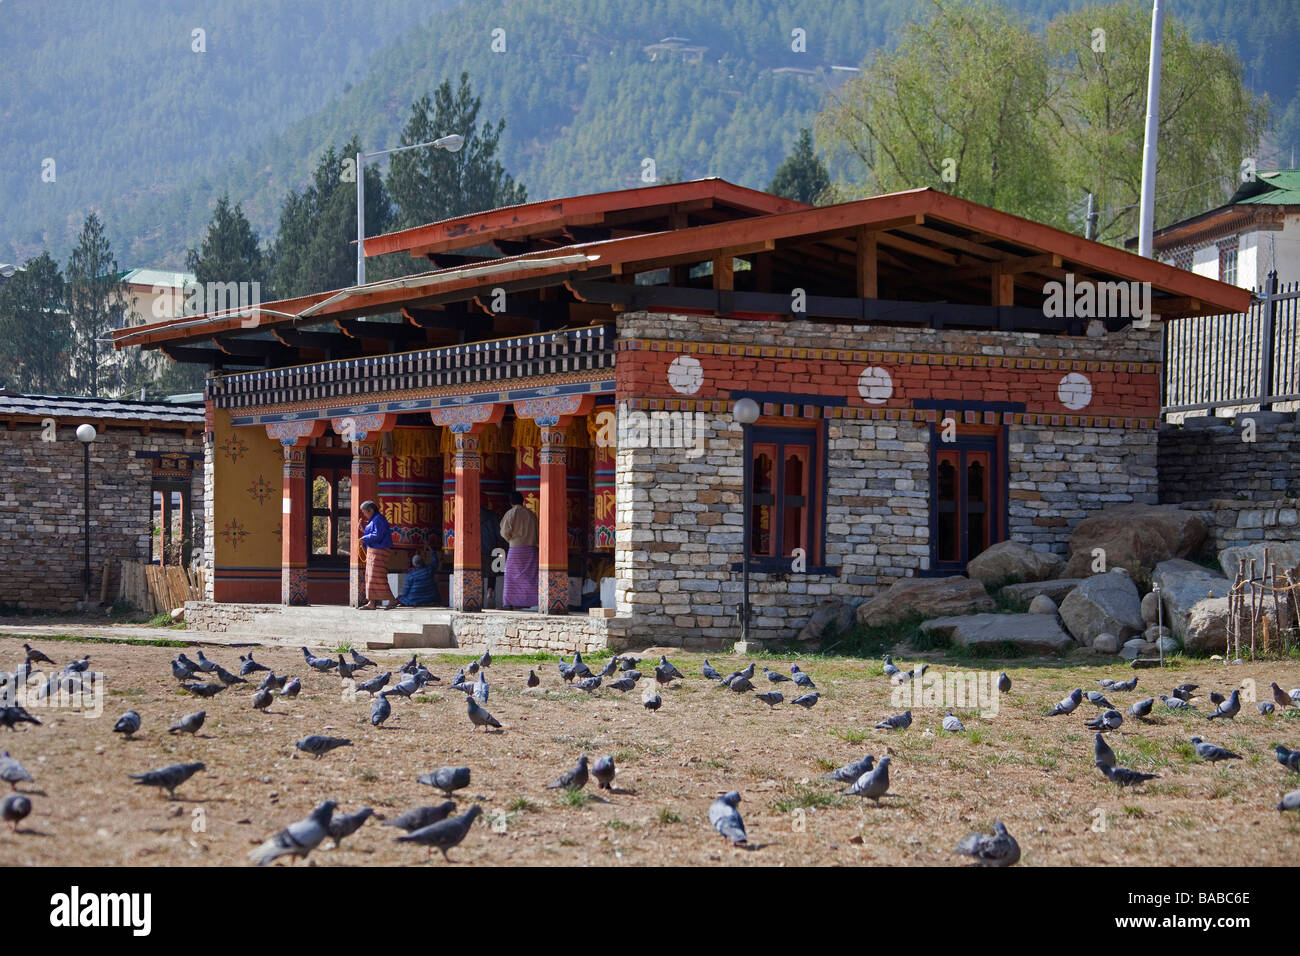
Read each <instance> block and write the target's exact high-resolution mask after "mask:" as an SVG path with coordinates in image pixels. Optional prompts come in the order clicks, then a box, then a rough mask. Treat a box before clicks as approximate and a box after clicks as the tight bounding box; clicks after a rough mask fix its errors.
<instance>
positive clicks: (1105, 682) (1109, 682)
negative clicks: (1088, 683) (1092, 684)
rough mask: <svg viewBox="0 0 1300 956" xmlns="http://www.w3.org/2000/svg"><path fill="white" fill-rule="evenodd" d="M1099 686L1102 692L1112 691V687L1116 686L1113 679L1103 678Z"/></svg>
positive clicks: (1098, 682)
mask: <svg viewBox="0 0 1300 956" xmlns="http://www.w3.org/2000/svg"><path fill="white" fill-rule="evenodd" d="M1097 685H1098V686H1099V687H1100V688H1101V689H1102V690H1110V689H1111V688H1112V687H1114V686H1115V681H1114V680H1113V679H1112V678H1109V677H1103V678H1102V679H1101V680H1099V681H1097Z"/></svg>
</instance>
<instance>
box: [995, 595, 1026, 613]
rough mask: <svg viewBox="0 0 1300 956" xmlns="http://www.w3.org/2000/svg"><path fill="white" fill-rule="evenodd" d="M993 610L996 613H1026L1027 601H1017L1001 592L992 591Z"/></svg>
mask: <svg viewBox="0 0 1300 956" xmlns="http://www.w3.org/2000/svg"><path fill="white" fill-rule="evenodd" d="M993 610H994V613H997V614H1028V613H1029V602H1028V601H1017V600H1015V599H1014V598H1011V597H1009V596H1005V595H1003V594H1002V593H1001V592H994V594H993Z"/></svg>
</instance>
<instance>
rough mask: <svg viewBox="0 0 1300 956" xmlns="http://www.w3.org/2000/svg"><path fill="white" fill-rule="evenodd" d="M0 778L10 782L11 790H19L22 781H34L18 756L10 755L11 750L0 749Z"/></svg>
mask: <svg viewBox="0 0 1300 956" xmlns="http://www.w3.org/2000/svg"><path fill="white" fill-rule="evenodd" d="M0 780H3V781H4V782H5V783H7V784H9V789H10V790H17V789H18V784H20V783H34V782H35V781H34V780H32V775H31V774H30V773H28V772H27V768H26V767H24V766H23V765H22V764H21V763H19V762H18V758H17V757H11V756H9V751H7V750H3V751H0Z"/></svg>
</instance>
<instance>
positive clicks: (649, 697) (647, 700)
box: [641, 687, 663, 710]
mask: <svg viewBox="0 0 1300 956" xmlns="http://www.w3.org/2000/svg"><path fill="white" fill-rule="evenodd" d="M641 706H642V707H644V708H645V709H646V710H658V709H659V708H660V707H662V706H663V698H662V697H660V696H659V692H658V691H656V690H653V689H652V688H650V687H647V688H646V689H645V694H643V695H642V697H641Z"/></svg>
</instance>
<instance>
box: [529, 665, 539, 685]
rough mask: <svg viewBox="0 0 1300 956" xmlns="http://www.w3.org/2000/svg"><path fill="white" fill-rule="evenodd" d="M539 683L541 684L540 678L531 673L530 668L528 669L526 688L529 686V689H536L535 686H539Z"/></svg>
mask: <svg viewBox="0 0 1300 956" xmlns="http://www.w3.org/2000/svg"><path fill="white" fill-rule="evenodd" d="M541 682H542V680H541V678H540V677H538V676H537V675H536V674H535V673H534V672H533V670H532V668H529V670H528V680H527V681H526V683H527V684H528V686H529V687H536V686H537V685H538V684H540V683H541Z"/></svg>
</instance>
